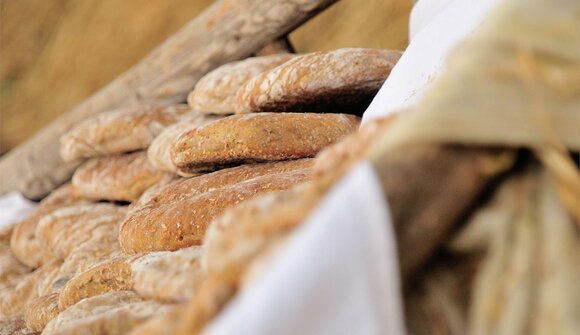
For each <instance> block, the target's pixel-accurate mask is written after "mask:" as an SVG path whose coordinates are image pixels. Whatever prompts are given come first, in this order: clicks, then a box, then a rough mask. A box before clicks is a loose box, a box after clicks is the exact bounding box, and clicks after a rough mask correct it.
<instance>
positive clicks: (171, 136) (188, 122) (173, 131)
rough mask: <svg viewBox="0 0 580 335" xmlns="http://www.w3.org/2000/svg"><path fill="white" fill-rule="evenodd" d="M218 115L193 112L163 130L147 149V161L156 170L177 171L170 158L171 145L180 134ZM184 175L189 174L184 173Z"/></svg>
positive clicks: (210, 120)
mask: <svg viewBox="0 0 580 335" xmlns="http://www.w3.org/2000/svg"><path fill="white" fill-rule="evenodd" d="M219 118H220V117H218V116H212V115H203V114H197V113H193V114H192V115H191V116H188V117H187V118H184V120H182V121H180V122H178V123H176V124H173V125H171V126H169V127H167V128H166V129H165V130H163V131H162V132H161V133H160V134H159V135H158V136H157V137H155V139H154V140H153V142H151V145H150V146H149V148H148V149H147V159H148V160H149V163H150V164H151V165H152V166H153V167H155V168H156V169H158V170H162V171H168V172H174V173H179V170H178V169H177V167H176V166H175V164H173V161H172V160H171V147H172V146H173V144H174V143H175V141H176V140H177V138H179V136H181V134H183V133H185V132H187V131H190V130H193V129H195V128H197V127H201V126H203V125H205V124H208V123H210V122H213V121H215V120H218V119H219ZM182 175H184V176H190V175H191V174H187V173H184V174H182Z"/></svg>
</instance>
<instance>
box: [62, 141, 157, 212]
mask: <svg viewBox="0 0 580 335" xmlns="http://www.w3.org/2000/svg"><path fill="white" fill-rule="evenodd" d="M167 177H168V173H167V172H163V171H160V170H157V169H155V168H154V167H153V166H151V164H149V161H148V160H147V156H146V154H145V152H144V151H139V152H134V153H131V154H124V155H115V156H107V157H102V158H94V159H92V160H89V161H88V162H86V163H84V164H83V165H82V166H81V167H79V168H78V169H77V170H76V172H75V174H74V175H73V178H72V183H73V185H74V187H75V188H76V189H77V190H78V192H79V193H80V194H81V195H82V196H84V197H86V198H90V199H98V200H102V199H104V200H124V201H136V200H137V199H139V197H140V196H141V194H143V192H145V190H147V189H148V188H149V187H151V186H153V185H154V184H156V183H157V182H159V181H160V180H161V179H163V178H167Z"/></svg>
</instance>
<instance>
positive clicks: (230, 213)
mask: <svg viewBox="0 0 580 335" xmlns="http://www.w3.org/2000/svg"><path fill="white" fill-rule="evenodd" d="M324 191H325V190H324V189H319V188H317V187H315V186H314V185H313V184H312V183H305V184H303V185H298V186H296V187H294V188H291V189H288V190H284V191H279V192H272V193H269V194H265V195H262V196H259V197H256V198H254V199H251V200H248V201H245V202H243V203H241V204H239V205H237V206H233V207H232V208H230V209H229V210H227V211H225V213H224V214H223V215H221V216H219V217H217V218H216V219H215V220H213V221H212V222H211V224H210V227H209V229H208V231H207V233H206V238H205V240H204V243H203V246H204V248H205V252H204V254H203V256H202V268H203V269H204V271H206V272H207V273H220V272H222V271H227V270H228V269H229V268H232V267H238V268H239V267H241V268H245V266H247V265H248V264H249V263H250V261H251V260H252V259H253V258H254V257H255V256H256V255H258V254H259V253H260V252H261V251H263V250H264V249H265V248H266V247H267V246H268V245H269V244H270V243H271V242H272V241H276V240H278V239H279V238H280V237H282V236H284V235H285V234H287V233H288V232H289V231H291V230H292V229H293V228H294V227H296V226H297V225H299V224H300V223H301V222H302V221H303V220H304V219H305V218H306V217H307V216H308V214H309V213H310V212H311V211H312V209H313V208H314V207H315V206H316V205H317V204H318V202H319V200H320V199H321V198H322V195H323V194H324Z"/></svg>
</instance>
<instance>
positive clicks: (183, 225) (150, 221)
mask: <svg viewBox="0 0 580 335" xmlns="http://www.w3.org/2000/svg"><path fill="white" fill-rule="evenodd" d="M309 176H310V174H309V173H308V172H306V173H305V172H304V171H300V170H298V171H294V172H289V173H281V174H274V175H266V176H261V177H257V178H254V179H250V180H247V181H243V182H240V183H237V184H234V185H232V186H229V187H224V188H219V189H215V190H213V191H209V192H205V193H202V194H200V195H198V196H194V197H190V198H185V199H182V200H179V201H173V202H169V203H166V204H163V205H160V206H156V207H151V208H144V209H143V210H138V211H133V212H131V213H129V214H128V215H127V218H126V219H125V221H124V222H123V223H122V224H121V229H120V232H119V242H120V243H121V247H122V248H123V250H124V251H125V252H126V253H138V252H147V251H163V250H167V251H171V250H177V249H180V248H185V247H189V246H192V245H199V244H201V242H202V239H203V236H204V234H205V230H206V227H207V225H208V224H209V222H210V221H211V220H212V219H213V218H215V217H217V216H219V215H220V214H221V213H222V212H223V211H224V210H225V209H227V208H228V207H231V206H233V205H235V204H237V203H239V202H241V201H243V200H246V199H250V198H252V197H255V196H256V195H258V194H260V193H266V192H271V191H276V190H282V189H287V188H289V187H291V186H293V185H295V184H298V183H300V182H303V181H306V180H308V178H309Z"/></svg>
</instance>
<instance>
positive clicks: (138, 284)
mask: <svg viewBox="0 0 580 335" xmlns="http://www.w3.org/2000/svg"><path fill="white" fill-rule="evenodd" d="M201 255H202V249H201V247H198V246H194V247H189V248H184V249H180V250H177V251H173V252H167V251H165V252H153V253H150V254H148V255H147V256H144V257H141V258H138V259H135V260H134V261H133V262H132V263H131V271H132V273H133V290H135V292H137V293H138V294H139V295H140V296H142V297H143V298H146V299H155V300H160V301H166V302H184V301H187V300H189V299H190V298H191V297H192V296H193V294H194V293H195V290H196V288H197V286H198V284H199V282H200V281H201V278H202V275H203V274H202V272H201V265H200V259H201Z"/></svg>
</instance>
